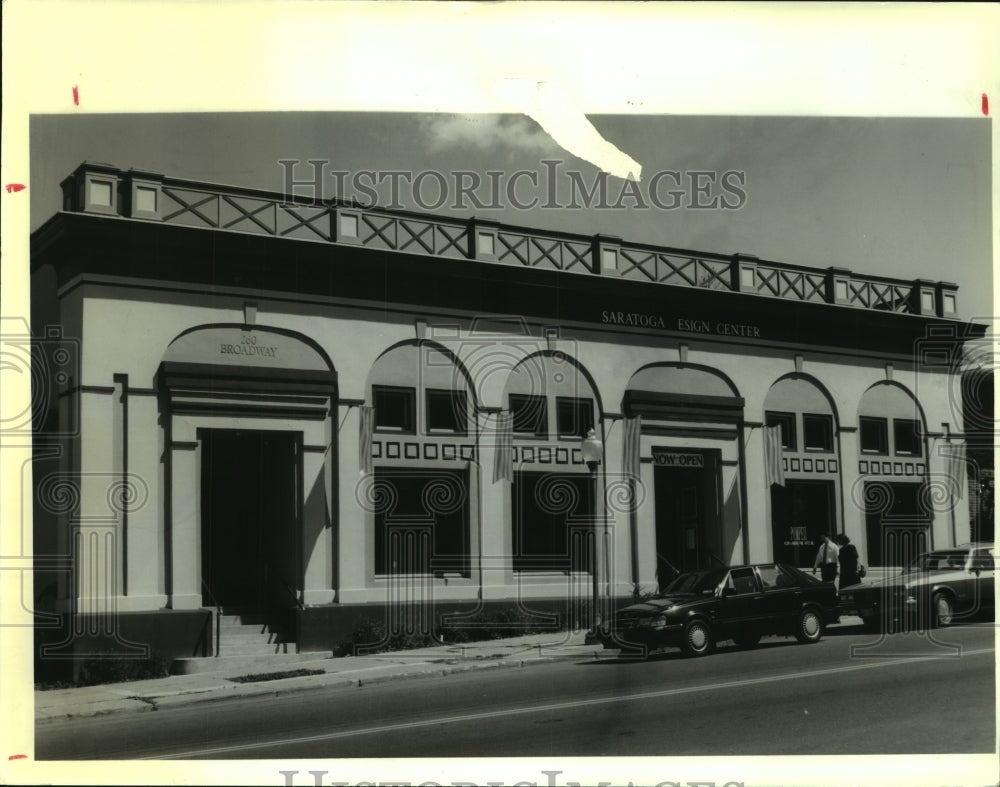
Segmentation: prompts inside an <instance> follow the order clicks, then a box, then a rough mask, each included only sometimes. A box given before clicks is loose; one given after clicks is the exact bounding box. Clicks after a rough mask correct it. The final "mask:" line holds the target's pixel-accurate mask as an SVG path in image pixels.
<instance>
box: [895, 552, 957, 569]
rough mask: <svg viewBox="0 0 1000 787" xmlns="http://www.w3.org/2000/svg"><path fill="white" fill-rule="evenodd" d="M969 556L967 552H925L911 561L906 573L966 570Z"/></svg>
mask: <svg viewBox="0 0 1000 787" xmlns="http://www.w3.org/2000/svg"><path fill="white" fill-rule="evenodd" d="M967 557H968V554H967V553H966V552H965V550H961V551H955V550H952V551H948V552H925V553H924V554H922V555H918V556H917V557H916V558H914V559H913V560H911V561H910V562H909V563H908V564H907V565H906V568H904V569H903V571H904V573H907V574H908V573H912V572H915V571H955V570H961V569H963V568H965V561H966V559H967Z"/></svg>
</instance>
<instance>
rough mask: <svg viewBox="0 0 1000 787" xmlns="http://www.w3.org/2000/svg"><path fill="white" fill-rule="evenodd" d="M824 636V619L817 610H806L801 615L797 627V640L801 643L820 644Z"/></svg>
mask: <svg viewBox="0 0 1000 787" xmlns="http://www.w3.org/2000/svg"><path fill="white" fill-rule="evenodd" d="M822 636H823V619H822V618H821V617H820V616H819V613H818V612H817V611H816V610H815V609H804V610H802V612H801V613H800V614H799V620H798V624H797V625H796V627H795V639H797V640H798V641H799V642H807V643H808V642H819V641H820V638H821V637H822Z"/></svg>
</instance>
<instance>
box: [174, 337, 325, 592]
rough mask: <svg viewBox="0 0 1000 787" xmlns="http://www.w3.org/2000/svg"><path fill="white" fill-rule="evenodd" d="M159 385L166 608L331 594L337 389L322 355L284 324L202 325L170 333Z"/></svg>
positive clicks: (308, 341)
mask: <svg viewBox="0 0 1000 787" xmlns="http://www.w3.org/2000/svg"><path fill="white" fill-rule="evenodd" d="M159 384H160V390H161V392H162V396H161V411H162V419H163V423H164V427H165V433H166V436H167V445H168V451H167V458H168V461H167V463H166V475H167V487H168V489H169V490H170V493H169V501H168V517H167V525H168V527H169V531H170V535H169V540H168V541H169V544H170V549H169V555H168V561H167V562H168V565H167V576H168V578H169V589H170V603H171V606H172V607H174V608H175V609H176V608H192V607H200V606H224V607H232V608H237V607H238V608H241V609H247V608H274V607H290V606H294V605H301V604H304V603H313V604H315V603H328V602H330V601H332V599H333V593H334V576H333V565H334V561H333V545H334V542H333V538H334V534H333V532H332V530H333V529H332V527H331V526H330V525H331V523H332V511H333V506H332V501H331V489H332V484H331V477H332V476H333V471H334V468H335V467H336V455H335V441H333V440H332V439H331V435H332V434H333V430H332V425H331V422H330V418H331V412H332V410H333V406H334V404H335V402H336V396H337V394H336V373H335V372H334V370H333V367H332V365H331V364H330V362H329V361H328V360H327V358H326V356H325V355H324V354H323V353H322V351H320V350H319V349H318V348H317V347H315V345H313V343H312V342H311V341H310V340H308V339H306V338H305V337H303V336H301V335H297V334H293V333H291V332H288V331H279V330H276V329H270V328H260V327H257V326H251V325H215V326H203V327H199V328H196V329H193V330H191V331H188V332H186V333H185V334H182V335H181V336H180V337H178V338H177V339H175V340H174V342H173V343H171V345H170V346H169V347H168V349H167V352H166V353H165V355H164V357H163V362H162V364H161V367H160V373H159Z"/></svg>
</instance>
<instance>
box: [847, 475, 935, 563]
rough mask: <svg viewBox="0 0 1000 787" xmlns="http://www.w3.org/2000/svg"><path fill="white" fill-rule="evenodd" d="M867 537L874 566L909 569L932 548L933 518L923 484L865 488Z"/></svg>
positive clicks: (868, 485)
mask: <svg viewBox="0 0 1000 787" xmlns="http://www.w3.org/2000/svg"><path fill="white" fill-rule="evenodd" d="M864 496H865V497H864V499H865V502H866V503H867V504H868V508H867V510H866V511H865V531H866V532H865V535H866V537H867V541H868V543H867V547H868V562H869V564H870V565H873V566H905V565H906V564H907V563H909V562H910V561H911V560H913V558H915V557H916V556H917V555H919V554H920V553H921V552H925V551H926V550H928V549H930V548H931V543H930V540H929V535H930V524H931V515H930V512H929V511H928V510H927V505H926V502H925V500H924V497H925V494H924V485H923V484H921V483H916V484H914V483H910V484H905V483H890V482H888V481H873V482H869V483H866V484H865V492H864Z"/></svg>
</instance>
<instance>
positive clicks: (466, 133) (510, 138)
mask: <svg viewBox="0 0 1000 787" xmlns="http://www.w3.org/2000/svg"><path fill="white" fill-rule="evenodd" d="M420 127H421V131H422V132H423V133H424V135H425V136H426V137H427V142H428V144H429V145H430V147H431V149H432V150H445V149H447V148H451V147H454V146H458V145H465V146H472V147H475V148H477V149H480V150H489V149H495V148H498V147H502V148H503V147H505V148H513V149H516V150H522V151H528V152H534V153H541V154H545V155H551V154H553V153H557V152H559V151H560V148H559V146H558V145H556V143H555V142H554V141H553V140H552V138H551V137H550V136H549V135H548V134H546V133H545V132H544V131H543V130H542V129H541V128H540V127H539V126H538V124H536V123H535V122H533V121H532V120H529V119H528V118H526V117H524V116H522V115H452V114H440V115H426V116H424V118H423V119H422V121H421V124H420Z"/></svg>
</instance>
